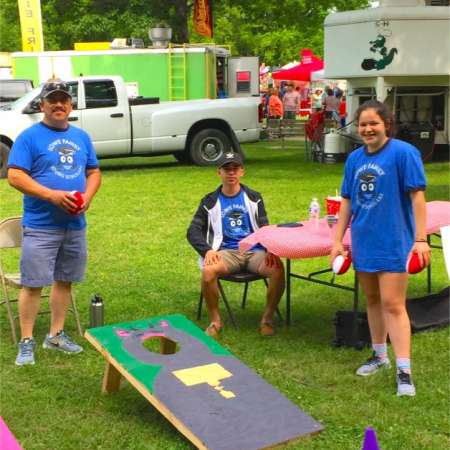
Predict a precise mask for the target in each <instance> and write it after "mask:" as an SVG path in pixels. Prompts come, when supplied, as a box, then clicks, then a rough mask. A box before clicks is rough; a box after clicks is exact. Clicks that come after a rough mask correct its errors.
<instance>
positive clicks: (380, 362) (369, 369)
mask: <svg viewBox="0 0 450 450" xmlns="http://www.w3.org/2000/svg"><path fill="white" fill-rule="evenodd" d="M390 368H391V362H390V361H389V359H388V358H386V359H381V358H380V357H378V356H377V355H376V353H375V352H373V354H372V356H371V357H370V358H369V359H368V360H367V361H366V362H365V363H364V364H363V365H362V366H361V367H360V368H359V369H358V370H357V371H356V375H360V376H362V377H367V376H369V375H373V374H374V373H376V372H378V371H379V370H380V369H390Z"/></svg>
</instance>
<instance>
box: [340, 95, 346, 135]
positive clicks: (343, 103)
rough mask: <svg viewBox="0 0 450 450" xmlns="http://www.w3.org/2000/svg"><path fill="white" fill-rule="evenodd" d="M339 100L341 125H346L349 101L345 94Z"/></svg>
mask: <svg viewBox="0 0 450 450" xmlns="http://www.w3.org/2000/svg"><path fill="white" fill-rule="evenodd" d="M339 100H340V102H339V122H340V125H341V127H345V124H346V121H347V101H346V97H345V95H342V97H341V98H340V99H339Z"/></svg>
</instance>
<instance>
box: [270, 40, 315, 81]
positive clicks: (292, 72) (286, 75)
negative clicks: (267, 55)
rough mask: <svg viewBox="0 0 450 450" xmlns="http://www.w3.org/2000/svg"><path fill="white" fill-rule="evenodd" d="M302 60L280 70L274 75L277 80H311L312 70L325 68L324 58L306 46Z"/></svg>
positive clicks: (302, 53)
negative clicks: (295, 64)
mask: <svg viewBox="0 0 450 450" xmlns="http://www.w3.org/2000/svg"><path fill="white" fill-rule="evenodd" d="M301 55H302V62H301V63H300V64H298V65H297V66H294V67H291V68H290V69H286V70H279V71H278V72H275V73H274V74H273V75H272V78H274V79H275V80H289V81H293V80H296V81H311V72H317V71H318V70H322V69H323V60H322V59H320V58H319V57H318V56H315V55H314V54H313V52H312V51H311V50H310V49H308V48H305V49H303V50H302V52H301Z"/></svg>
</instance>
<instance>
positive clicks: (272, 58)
mask: <svg viewBox="0 0 450 450" xmlns="http://www.w3.org/2000/svg"><path fill="white" fill-rule="evenodd" d="M0 2H1V8H0V51H20V50H21V40H20V39H21V38H20V23H19V13H18V6H17V0H0ZM367 4H368V1H365V0H346V1H344V0H334V1H333V0H317V1H316V0H281V1H278V2H267V1H262V0H252V1H248V0H213V2H212V5H213V18H214V38H213V41H214V42H216V43H218V44H230V45H231V47H232V51H233V53H234V54H236V55H243V56H245V55H259V56H260V57H261V61H265V62H266V64H270V65H275V64H283V63H286V62H287V61H291V60H293V59H298V58H299V51H300V50H301V49H302V48H304V47H309V48H311V49H313V50H314V51H315V52H316V53H317V54H319V55H321V54H322V53H323V21H324V19H325V17H326V16H327V14H329V13H330V12H332V11H339V10H350V9H358V8H362V7H366V6H367ZM41 7H42V20H43V28H44V44H45V49H46V50H68V49H73V45H74V43H75V42H88V41H111V40H112V39H113V38H115V37H131V36H132V37H138V38H143V39H144V40H145V42H146V44H149V42H148V29H149V27H150V26H151V24H152V23H155V22H158V21H161V20H164V21H166V22H167V23H169V24H170V25H171V26H172V28H173V35H174V41H175V42H178V43H183V42H188V41H189V42H210V41H211V40H210V39H209V38H203V37H202V36H199V35H197V34H196V33H195V32H194V31H193V26H192V13H193V0H166V1H163V2H162V1H160V0H41Z"/></svg>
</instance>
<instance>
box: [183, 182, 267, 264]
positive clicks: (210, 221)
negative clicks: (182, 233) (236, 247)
mask: <svg viewBox="0 0 450 450" xmlns="http://www.w3.org/2000/svg"><path fill="white" fill-rule="evenodd" d="M221 188H222V186H219V187H218V188H217V189H216V190H215V191H214V192H210V193H209V194H207V195H205V196H204V197H203V198H202V200H201V202H200V206H199V207H198V209H197V212H196V213H195V215H194V218H193V219H192V222H191V224H190V225H189V228H188V231H187V239H188V241H189V242H190V244H191V245H192V247H194V249H195V250H196V251H197V253H198V254H199V255H200V256H201V257H204V256H205V255H206V252H208V251H209V250H218V249H219V248H220V246H221V244H222V240H223V234H222V215H221V205H220V200H219V194H220V192H221ZM241 188H242V189H243V191H244V202H245V206H246V207H247V210H248V212H249V216H250V222H251V224H252V227H253V230H257V229H258V228H260V227H262V226H264V225H268V223H269V220H268V218H267V213H266V208H265V207H264V201H263V199H262V197H261V194H260V193H259V192H256V191H253V190H251V189H250V188H248V187H247V186H245V185H244V184H241Z"/></svg>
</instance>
